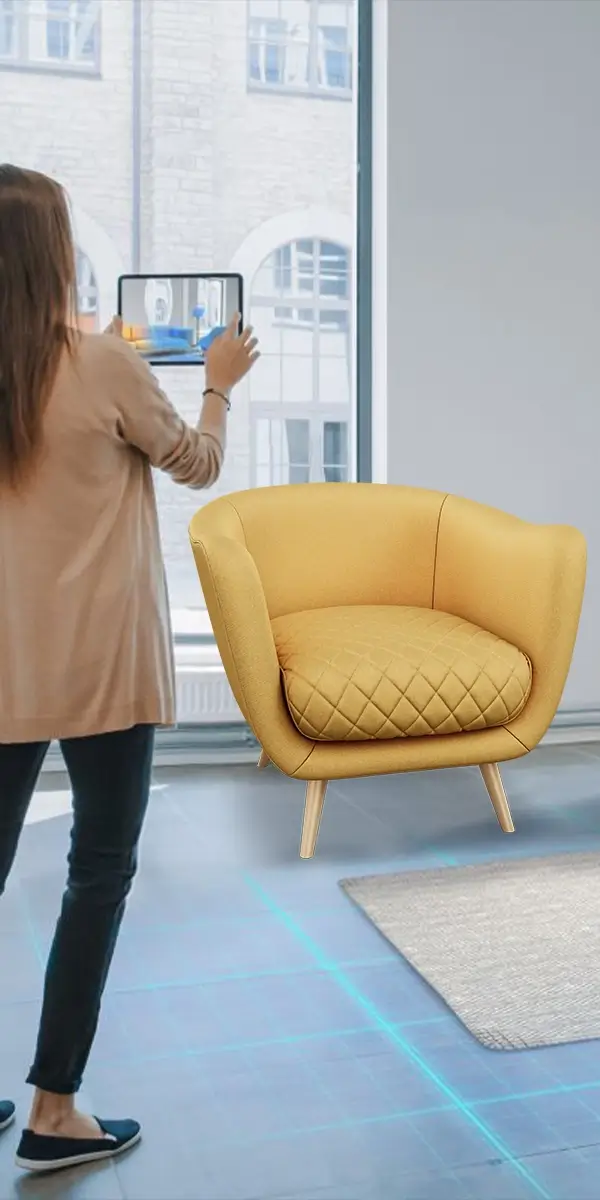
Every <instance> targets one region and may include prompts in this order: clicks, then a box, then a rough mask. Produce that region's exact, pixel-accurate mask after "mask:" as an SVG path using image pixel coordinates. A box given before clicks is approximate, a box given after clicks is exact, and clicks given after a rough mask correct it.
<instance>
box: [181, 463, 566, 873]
mask: <svg viewBox="0 0 600 1200" xmlns="http://www.w3.org/2000/svg"><path fill="white" fill-rule="evenodd" d="M190 540H191V545H192V550H193V553H194V558H195V561H196V566H197V569H198V575H199V577H200V583H201V585H202V590H203V592H204V597H205V600H206V606H207V609H208V613H209V616H210V619H211V622H212V626H213V630H214V634H215V638H216V641H217V645H218V647H219V651H220V653H221V657H222V660H223V665H224V667H225V671H226V673H227V678H228V680H229V683H230V685H231V688H232V690H233V693H234V695H235V698H236V701H237V703H238V705H239V707H240V709H241V711H242V713H243V715H244V717H245V719H246V720H247V722H248V724H249V725H250V727H251V729H252V730H253V732H254V734H255V736H256V738H257V739H258V741H259V743H260V745H261V747H262V753H261V757H260V762H259V766H261V767H262V766H266V765H267V764H268V763H269V762H272V763H274V764H275V766H277V767H278V768H279V769H280V770H281V771H283V772H284V773H285V774H286V775H289V776H292V777H293V778H295V779H302V780H305V781H306V784H307V788H306V803H305V812H304V824H303V829H302V838H301V848H300V854H301V857H302V858H310V857H311V856H312V855H313V853H314V850H315V845H316V841H317V835H318V830H319V824H320V820H321V814H322V811H323V804H324V800H325V792H326V788H327V783H328V781H329V780H331V779H341V778H355V777H357V776H365V775H385V774H392V773H394V772H399V771H421V770H431V769H435V768H440V767H464V766H478V767H480V768H481V772H482V775H483V779H484V781H485V784H486V787H487V790H488V793H489V796H490V799H491V801H492V804H493V806H494V809H495V812H496V816H497V818H498V821H499V823H500V826H501V828H502V829H503V830H504V832H505V833H512V832H513V829H514V826H513V822H512V817H511V813H510V809H509V805H508V800H507V797H506V794H505V791H504V788H503V785H502V780H501V778H500V772H499V769H498V765H497V764H498V763H499V762H503V761H507V760H509V759H515V758H519V757H521V756H522V755H524V754H527V753H528V752H529V751H530V750H533V748H534V747H535V746H536V745H537V744H538V742H539V741H540V739H541V738H542V737H543V736H544V734H545V733H546V731H547V729H548V727H549V726H550V724H551V722H552V720H553V718H554V716H555V713H556V710H557V708H558V705H559V703H560V698H561V695H562V692H563V688H564V685H565V681H566V678H567V674H568V671H569V666H570V663H571V657H572V653H573V647H574V643H575V637H576V634H577V628H578V623H579V616H580V611H581V604H582V598H583V591H584V584H585V570H586V547H585V541H584V538H583V536H582V534H580V533H579V532H578V531H577V530H575V529H571V528H569V527H566V526H542V525H532V524H528V523H526V522H524V521H521V520H519V519H517V518H516V517H512V516H508V515H506V514H505V513H502V512H498V511H496V510H495V509H491V508H486V507H484V506H483V505H480V504H476V503H474V502H472V501H468V500H463V499H459V498H458V497H455V496H447V495H443V494H442V493H438V492H430V491H422V490H419V489H414V488H406V487H394V486H384V485H377V484H338V483H332V484H326V483H325V484H303V485H298V486H294V485H288V486H285V487H273V488H257V489H253V490H251V491H246V492H237V493H234V494H233V495H230V496H227V497H223V498H222V499H219V500H215V501H213V502H212V503H210V504H208V505H206V507H205V508H203V509H201V510H200V512H198V513H196V515H195V517H194V518H193V519H192V522H191V525H190Z"/></svg>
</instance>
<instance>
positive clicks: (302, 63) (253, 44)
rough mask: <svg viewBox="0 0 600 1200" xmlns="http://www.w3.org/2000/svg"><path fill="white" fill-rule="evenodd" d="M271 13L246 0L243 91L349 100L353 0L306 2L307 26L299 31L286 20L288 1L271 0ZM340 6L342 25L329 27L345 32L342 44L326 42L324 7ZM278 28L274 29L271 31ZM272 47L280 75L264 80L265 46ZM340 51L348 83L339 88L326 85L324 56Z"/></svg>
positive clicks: (265, 71)
mask: <svg viewBox="0 0 600 1200" xmlns="http://www.w3.org/2000/svg"><path fill="white" fill-rule="evenodd" d="M275 2H276V5H277V7H276V8H275V7H274V8H273V14H274V15H273V16H272V17H271V16H266V15H264V14H263V13H261V11H260V6H259V0H247V4H248V32H247V39H248V64H247V73H248V89H249V91H269V92H273V91H280V92H284V93H288V94H289V93H292V94H294V93H295V94H300V95H309V96H322V97H329V98H330V99H336V100H350V99H351V98H352V93H353V83H354V71H353V63H354V57H355V46H354V42H355V25H354V21H353V19H352V8H353V0H306V2H307V5H308V7H307V14H308V25H307V26H305V27H304V29H305V30H306V34H305V36H304V37H302V32H303V30H301V29H300V27H299V26H294V25H292V24H291V23H290V22H289V20H288V19H287V18H286V13H287V14H289V13H290V11H291V10H290V9H289V8H288V7H287V5H288V3H289V0H275ZM335 7H339V8H340V9H342V8H343V9H345V10H346V23H345V25H339V26H333V27H332V28H336V29H338V28H339V29H345V30H346V31H347V40H346V44H345V45H343V46H340V47H335V46H328V45H327V43H326V38H325V30H326V29H328V28H330V26H329V25H325V24H323V23H322V22H321V17H322V15H323V14H324V13H325V15H326V13H327V8H335ZM274 26H279V27H280V28H279V30H277V31H276V30H274V28H273V27H274ZM270 47H276V48H277V51H278V56H279V58H280V78H278V79H277V80H269V79H267V77H266V76H267V50H268V48H270ZM257 49H258V64H259V75H260V78H259V79H256V78H255V77H254V76H253V74H252V67H253V62H254V61H256V60H255V58H254V54H255V53H256V50H257ZM329 52H331V53H339V54H343V55H345V56H346V60H347V71H346V74H347V82H346V83H345V84H344V85H343V86H341V87H340V86H337V85H335V84H330V83H329V81H328V78H327V54H328V53H329Z"/></svg>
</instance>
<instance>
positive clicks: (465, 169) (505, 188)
mask: <svg viewBox="0 0 600 1200" xmlns="http://www.w3.org/2000/svg"><path fill="white" fill-rule="evenodd" d="M383 2H384V0H375V3H376V4H381V3H383ZM388 36H389V67H390V69H389V74H388V114H387V126H388V130H389V134H388V144H389V153H388V161H387V175H388V196H387V198H388V259H387V274H388V282H387V286H388V317H389V340H388V361H387V376H388V396H389V402H388V403H389V407H388V414H387V417H388V422H387V423H388V478H389V480H390V482H394V483H409V484H413V485H420V486H426V487H435V488H440V489H444V490H446V489H447V490H448V491H452V492H458V493H461V494H463V495H467V496H470V497H473V498H474V499H477V500H481V501H484V502H486V503H489V504H493V505H496V506H498V507H500V508H504V509H506V510H508V511H512V512H515V513H517V514H518V515H520V516H523V517H525V518H530V519H532V520H539V521H559V522H569V523H572V524H574V525H577V526H579V527H580V528H581V529H582V530H583V531H584V533H585V534H586V536H587V538H588V541H589V553H590V566H589V580H588V591H587V599H586V604H585V611H584V617H583V622H582V626H581V632H580V638H579V643H578V647H577V650H576V656H575V661H574V665H573V669H572V672H571V676H570V680H569V683H568V685H567V690H566V693H565V696H564V698H563V707H564V708H567V709H580V708H584V707H588V706H589V707H597V708H600V471H599V469H598V462H599V455H600V144H599V140H598V121H599V115H600V65H599V64H600V2H599V0H543V2H542V0H389V4H388Z"/></svg>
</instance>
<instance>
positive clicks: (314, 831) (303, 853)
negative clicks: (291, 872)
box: [300, 779, 328, 858]
mask: <svg viewBox="0 0 600 1200" xmlns="http://www.w3.org/2000/svg"><path fill="white" fill-rule="evenodd" d="M327 782H328V781H327V780H326V779H311V780H310V781H309V782H308V783H307V785H306V801H305V804H304V822H303V824H302V840H301V842H300V858H312V856H313V854H314V852H315V846H316V844H317V837H318V836H319V826H320V824H321V816H322V814H323V804H324V802H325V792H326V791H327Z"/></svg>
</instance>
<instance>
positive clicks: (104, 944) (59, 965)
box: [0, 725, 154, 1095]
mask: <svg viewBox="0 0 600 1200" xmlns="http://www.w3.org/2000/svg"><path fill="white" fill-rule="evenodd" d="M61 747H62V752H63V756H64V759H65V762H66V765H67V770H68V772H69V777H70V780H71V786H72V789H73V810H74V819H73V828H72V831H71V849H70V852H69V856H68V864H69V871H68V878H67V887H66V891H65V893H64V896H63V902H62V909H61V913H60V916H59V919H58V924H57V926H56V932H55V935H54V941H53V943H52V949H51V951H50V957H49V959H48V965H47V968H46V980H45V985H44V1001H43V1007H42V1017H41V1021H40V1029H39V1034H38V1042H37V1049H36V1053H35V1060H34V1064H33V1066H32V1068H31V1071H30V1073H29V1077H28V1079H27V1082H28V1083H31V1084H33V1085H34V1086H35V1087H38V1088H43V1089H44V1090H45V1091H48V1092H58V1093H60V1094H61V1095H71V1094H72V1093H74V1092H76V1091H77V1090H78V1088H79V1087H80V1085H81V1079H82V1075H83V1071H84V1069H85V1065H86V1063H87V1060H88V1057H89V1053H90V1050H91V1048H92V1042H93V1040H94V1035H95V1033H96V1027H97V1024H98V1017H99V1015H100V1002H101V999H102V993H103V991H104V985H105V983H106V977H107V975H108V970H109V967H110V964H111V960H112V956H113V952H114V948H115V944H116V941H117V936H118V933H119V928H120V925H121V921H122V919H123V913H124V911H125V902H126V899H127V895H128V893H129V890H130V888H131V884H132V881H133V877H134V875H135V871H136V866H137V847H138V842H139V837H140V833H141V830H142V824H143V821H144V816H145V813H146V808H147V805H148V796H149V793H150V777H151V770H152V753H153V749H154V727H153V726H151V725H137V726H135V727H134V728H133V729H126V730H123V731H122V732H119V733H107V734H101V735H98V736H96V737H87V738H73V739H71V740H68V741H64V742H61ZM47 749H48V743H46V742H29V743H26V744H23V745H18V744H15V745H5V744H4V745H0V895H1V894H2V892H3V891H4V886H5V884H6V880H7V878H8V874H9V872H10V869H11V867H12V864H13V861H14V858H15V854H16V850H17V844H18V841H19V836H20V833H21V830H22V828H23V823H24V821H25V816H26V813H27V809H28V806H29V802H30V800H31V797H32V794H33V791H34V788H35V785H36V782H37V778H38V775H39V772H40V769H41V766H42V763H43V761H44V756H45V754H46V751H47Z"/></svg>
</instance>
